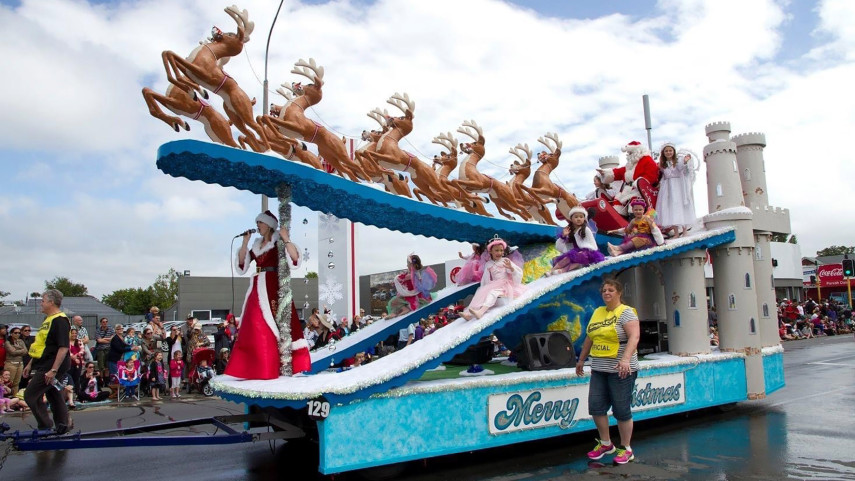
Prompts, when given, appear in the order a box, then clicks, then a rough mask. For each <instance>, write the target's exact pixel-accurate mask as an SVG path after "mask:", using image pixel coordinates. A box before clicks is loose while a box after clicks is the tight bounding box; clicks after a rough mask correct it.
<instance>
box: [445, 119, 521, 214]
mask: <svg viewBox="0 0 855 481" xmlns="http://www.w3.org/2000/svg"><path fill="white" fill-rule="evenodd" d="M457 131H458V132H460V133H461V134H463V135H466V136H467V137H470V138H472V139H473V140H474V141H475V142H469V143H465V144H463V143H461V144H460V150H462V151H463V152H464V153H466V154H469V155H467V157H466V158H465V159H464V160H463V163H462V164H460V167H459V170H458V174H457V180H453V181H451V183H452V185H454V186H455V187H457V188H458V189H460V190H462V191H464V192H470V193H473V194H474V193H479V194H487V195H488V196H489V197H490V200H491V201H492V202H493V203H494V204H496V209H498V210H499V214H501V215H502V216H504V217H506V218H508V219H513V217H512V216H511V215H510V214H508V213H507V212H505V211H508V212H512V213H514V214H516V215H518V216H520V217H522V218H523V219H525V220H531V215H530V214H529V213H528V211H527V210H526V208H525V207H523V206H522V205H520V204H519V202H517V199H516V197H515V196H514V191H513V190H512V188H511V186H509V185H508V184H506V183H504V182H501V181H499V180H496V179H494V178H492V177H490V176H488V175H485V174H482V173H481V172H479V171H478V162H479V161H480V160H481V159H482V158H483V157H484V143H485V142H486V141H485V139H484V132H483V131H482V130H481V127H479V126H478V124H477V123H475V121H474V120H469V121H465V122H463V126H461V127H460V128H458V129H457Z"/></svg>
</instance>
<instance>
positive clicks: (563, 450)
mask: <svg viewBox="0 0 855 481" xmlns="http://www.w3.org/2000/svg"><path fill="white" fill-rule="evenodd" d="M784 348H785V350H786V352H785V355H784V364H785V374H786V382H787V387H785V388H784V389H782V390H780V391H778V392H776V393H774V394H772V395H771V396H770V397H768V398H767V399H765V400H762V401H757V402H746V403H740V404H737V405H735V406H733V407H732V409H730V410H727V411H726V412H721V410H719V409H709V410H704V411H698V412H694V413H689V414H683V415H675V416H670V417H667V418H659V419H655V420H649V421H645V422H640V423H637V424H636V430H635V434H634V437H633V443H632V444H633V449H634V450H635V453H636V461H635V462H633V463H630V464H627V465H624V466H614V465H611V464H606V465H603V464H595V463H589V462H588V460H587V458H586V457H585V452H587V451H588V450H589V449H591V447H592V446H593V441H592V439H593V437H594V433H593V432H591V433H581V434H573V435H568V436H564V437H561V438H552V439H546V440H543V441H537V442H531V443H526V444H524V445H517V446H510V447H503V448H497V449H491V450H487V451H479V452H474V453H469V454H462V455H455V456H446V457H442V458H435V459H429V460H426V461H420V462H412V463H408V464H407V465H406V466H405V467H404V470H403V472H402V473H398V474H395V475H394V476H393V477H392V478H391V479H400V480H407V481H435V480H449V479H452V480H454V481H470V480H471V481H475V480H479V481H480V480H492V481H511V480H513V481H529V480H530V481H546V480H563V479H570V478H581V479H587V478H590V479H598V480H610V479H621V480H625V479H638V480H648V479H649V480H707V479H709V480H752V481H756V480H780V479H810V480H853V479H855V454H853V453H855V417H853V416H852V406H853V405H855V340H853V337H852V336H838V337H829V338H821V339H816V340H807V341H789V342H786V343H784ZM241 412H243V406H239V405H236V404H232V403H228V402H225V401H222V400H219V399H216V398H201V397H192V398H188V397H185V398H182V399H181V400H180V401H167V402H163V403H160V404H156V405H153V404H152V403H151V402H142V403H140V404H139V405H135V406H115V405H111V406H103V407H93V408H87V409H84V410H78V411H76V412H74V413H73V416H74V420H75V424H76V429H82V430H84V431H92V430H101V429H111V428H116V427H131V426H140V425H148V424H154V423H163V422H167V421H172V420H182V419H190V418H199V417H205V416H214V415H220V414H237V413H241ZM3 420H4V421H5V422H7V423H9V424H10V425H11V426H12V428H13V430H14V429H32V427H33V424H34V423H33V419H32V417H31V416H21V415H19V414H12V415H6V416H4V419H3ZM171 433H172V434H189V433H195V434H199V435H203V436H204V435H206V434H213V433H214V429H213V428H211V427H206V428H185V429H175V430H173V431H172V432H171ZM359 443H360V440H359V438H358V437H356V436H355V437H354V445H353V449H359ZM281 446H282V443H281V442H280V443H278V444H277V445H276V446H273V447H271V446H270V445H269V444H268V443H266V442H263V443H251V444H239V445H227V446H182V447H158V448H112V449H97V450H68V451H43V452H17V451H11V452H10V453H9V455H8V456H7V457H6V458H5V462H4V465H3V467H2V468H0V477H3V478H5V479H16V480H40V481H41V480H45V481H47V480H52V479H72V480H89V479H92V480H103V479H110V478H115V479H122V480H125V481H129V480H135V479H151V478H154V479H173V480H183V479H193V480H196V479H203V480H206V481H208V480H219V479H223V480H236V479H295V480H302V479H311V478H314V477H316V476H311V475H308V474H300V473H299V469H296V468H298V467H299V466H301V465H307V464H310V463H311V462H310V461H307V457H306V456H305V454H297V455H295V454H294V453H293V452H291V451H288V450H286V449H283V448H281ZM2 454H3V453H2V452H0V458H2ZM373 474H375V475H378V474H383V473H378V472H375V473H373ZM317 477H319V478H320V476H317ZM336 479H337V480H341V479H358V478H357V476H356V475H354V474H346V475H339V476H336Z"/></svg>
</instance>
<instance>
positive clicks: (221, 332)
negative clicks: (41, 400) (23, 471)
mask: <svg viewBox="0 0 855 481" xmlns="http://www.w3.org/2000/svg"><path fill="white" fill-rule="evenodd" d="M146 320H147V322H146V323H145V327H143V328H142V329H141V330H138V328H135V327H133V326H127V327H126V326H123V325H121V324H114V325H112V326H111V325H110V322H109V320H108V319H107V318H106V317H105V318H101V319H100V320H99V322H98V328H97V329H96V330H95V332H94V333H93V336H92V337H91V338H90V333H89V332H88V331H87V329H86V328H85V327H83V319H82V318H81V317H80V316H74V317H73V318H72V326H71V332H70V334H69V343H70V346H69V354H68V355H69V357H70V359H71V369H70V370H69V372H68V374H67V375H66V378H65V379H58V381H59V383H60V385H61V387H62V390H63V398H64V399H65V400H66V403H67V405H68V407H69V409H76V408H77V405H78V403H93V402H103V401H109V400H111V399H116V398H117V396H118V394H119V393H118V390H119V389H120V388H121V389H123V394H124V395H125V396H131V397H133V398H134V399H137V398H139V397H141V396H151V399H152V400H155V401H157V400H160V399H161V397H160V394H161V393H165V392H166V391H167V390H168V391H169V392H170V393H172V396H173V397H175V398H177V397H180V394H179V392H180V390H181V389H184V388H188V389H189V387H188V386H189V383H188V380H189V379H190V378H191V377H194V376H191V373H192V372H194V371H195V372H196V374H197V376H195V377H197V378H198V379H200V380H201V381H202V382H206V381H207V380H210V378H211V377H213V372H216V373H217V374H222V373H223V371H224V370H225V367H226V364H227V363H228V359H229V352H230V350H231V348H232V346H233V345H234V341H235V339H236V338H237V335H238V327H237V320H236V319H235V318H234V316H231V315H229V317H228V318H227V320H226V321H224V322H222V323H220V324H219V325H218V326H217V330H216V332H215V333H214V334H213V338H214V341H213V342H211V340H210V339H208V337H207V336H206V335H204V334H203V332H202V328H201V325H200V323H199V321H198V320H197V319H195V318H194V317H193V316H187V319H186V321H185V322H184V323H183V324H181V325H172V326H169V327H167V326H164V323H163V322H162V321H161V319H160V314H159V310H158V308H157V307H153V308H152V309H151V311H150V312H149V313H148V314H147V315H146ZM7 331H8V332H7ZM32 331H33V329H32V327H30V326H13V327H12V328H11V329H7V328H6V326H0V363H2V364H0V365H3V366H4V369H3V371H2V378H0V379H2V383H0V413H2V412H4V411H9V410H25V409H28V407H27V405H26V404H25V403H24V392H25V390H26V386H27V382H28V379H27V378H22V371H23V366H25V365H26V364H27V362H29V356H28V355H27V352H28V351H29V347H30V344H32V342H33V339H34V338H33V337H32V336H31V333H32ZM90 341H91V342H90ZM212 347H213V348H215V349H216V351H215V353H214V361H213V363H212V364H213V365H212V366H209V365H207V362H202V363H199V365H196V364H194V363H193V362H192V360H193V357H192V356H193V352H194V351H197V350H198V349H209V348H212ZM176 365H178V366H179V369H177V370H176V369H175V366H176ZM137 381H138V382H137Z"/></svg>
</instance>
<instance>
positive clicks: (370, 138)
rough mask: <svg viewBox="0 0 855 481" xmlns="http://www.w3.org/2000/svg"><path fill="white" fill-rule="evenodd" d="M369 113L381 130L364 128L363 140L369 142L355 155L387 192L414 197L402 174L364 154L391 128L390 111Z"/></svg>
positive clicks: (373, 179)
mask: <svg viewBox="0 0 855 481" xmlns="http://www.w3.org/2000/svg"><path fill="white" fill-rule="evenodd" d="M367 115H368V117H370V118H372V119H374V121H375V122H377V123H378V124H380V130H371V131H368V130H363V131H362V140H364V141H366V142H368V144H366V145H365V146H363V147H360V148H359V149H358V150H357V151H356V152H355V153H354V155H353V156H354V157H355V158H356V159H357V161H359V162H360V163H361V165H362V168H363V170H365V173H366V174H368V176H369V177H370V178H371V180H372V181H374V182H379V183H381V184H383V187H384V188H385V189H386V192H391V193H393V194H398V195H403V196H405V197H409V198H412V197H413V195H412V194H411V193H410V186H409V185H408V184H407V182H406V181H404V179H402V178H401V176H400V174H397V173H395V172H394V171H391V170H388V169H384V168H382V167H380V165H378V164H377V163H376V162H373V161H371V160H370V159H368V158H367V157H366V156H364V155H363V153H364V152H365V151H366V150H374V148H375V147H377V142H378V141H379V140H380V137H382V136H383V134H385V133H386V132H387V131H388V130H389V126H388V124H387V123H386V119H387V118H388V117H389V112H387V111H386V110H380V109H379V108H376V109H374V110H372V111H371V112H368V114H367Z"/></svg>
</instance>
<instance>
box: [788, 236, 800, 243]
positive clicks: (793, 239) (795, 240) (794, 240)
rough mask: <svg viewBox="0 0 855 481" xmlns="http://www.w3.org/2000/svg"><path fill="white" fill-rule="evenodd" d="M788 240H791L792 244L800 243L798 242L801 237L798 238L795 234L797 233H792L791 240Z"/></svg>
mask: <svg viewBox="0 0 855 481" xmlns="http://www.w3.org/2000/svg"><path fill="white" fill-rule="evenodd" d="M787 242H789V243H790V244H798V243H799V239H798V238H796V235H795V234H793V235H791V236H790V240H788V241H787Z"/></svg>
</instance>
